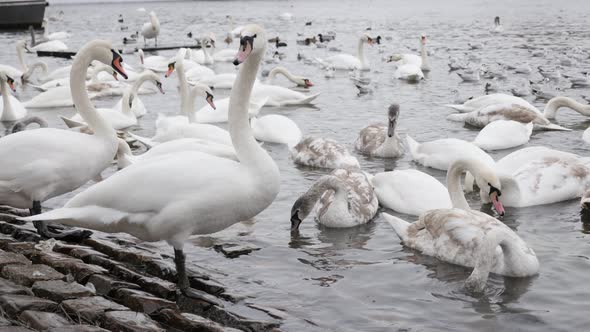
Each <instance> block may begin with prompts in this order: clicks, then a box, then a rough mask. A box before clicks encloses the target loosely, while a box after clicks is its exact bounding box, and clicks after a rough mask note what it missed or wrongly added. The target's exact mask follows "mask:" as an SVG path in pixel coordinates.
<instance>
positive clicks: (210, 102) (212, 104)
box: [205, 92, 217, 110]
mask: <svg viewBox="0 0 590 332" xmlns="http://www.w3.org/2000/svg"><path fill="white" fill-rule="evenodd" d="M206 93H207V98H205V100H207V102H208V103H209V105H211V108H213V109H214V110H216V109H217V107H215V103H213V95H212V94H210V93H209V92H206Z"/></svg>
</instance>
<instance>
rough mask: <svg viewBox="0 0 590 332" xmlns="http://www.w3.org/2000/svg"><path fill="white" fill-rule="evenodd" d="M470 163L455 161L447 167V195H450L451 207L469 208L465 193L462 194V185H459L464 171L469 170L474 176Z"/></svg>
mask: <svg viewBox="0 0 590 332" xmlns="http://www.w3.org/2000/svg"><path fill="white" fill-rule="evenodd" d="M472 168H473V167H471V165H470V164H469V163H466V162H462V161H459V162H455V163H454V164H452V165H451V168H449V171H448V173H447V187H448V190H449V196H450V197H451V202H452V203H453V207H454V208H457V209H463V210H470V208H469V203H467V200H466V199H465V194H463V186H461V177H462V176H463V173H464V172H465V171H469V172H471V174H473V175H474V176H475V174H477V173H474V172H473V171H472Z"/></svg>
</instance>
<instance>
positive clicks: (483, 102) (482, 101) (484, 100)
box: [445, 93, 541, 114]
mask: <svg viewBox="0 0 590 332" xmlns="http://www.w3.org/2000/svg"><path fill="white" fill-rule="evenodd" d="M496 104H516V105H519V106H522V107H525V108H528V109H531V110H533V111H534V112H536V113H539V114H541V111H539V110H538V109H537V108H536V107H535V106H533V105H532V104H531V103H529V102H528V101H526V100H524V99H522V98H520V97H515V96H511V95H507V94H503V93H493V94H489V95H484V96H479V97H475V98H472V99H469V100H467V101H466V102H464V103H463V104H461V105H445V106H447V107H450V108H452V109H454V110H457V111H459V112H461V113H468V112H472V111H476V110H478V109H481V108H484V107H486V106H491V105H496Z"/></svg>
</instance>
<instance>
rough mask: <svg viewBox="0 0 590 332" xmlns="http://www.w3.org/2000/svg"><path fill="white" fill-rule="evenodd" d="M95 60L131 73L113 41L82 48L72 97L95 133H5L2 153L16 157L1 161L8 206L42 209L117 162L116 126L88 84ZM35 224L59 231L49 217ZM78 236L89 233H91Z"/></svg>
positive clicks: (2, 194)
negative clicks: (92, 100) (94, 99)
mask: <svg viewBox="0 0 590 332" xmlns="http://www.w3.org/2000/svg"><path fill="white" fill-rule="evenodd" d="M92 60H98V61H100V62H102V63H105V64H111V65H112V66H113V67H114V68H115V70H117V71H118V72H119V73H120V74H121V75H122V76H123V77H125V76H126V74H125V71H124V69H123V68H122V66H121V61H122V59H121V56H120V55H119V54H118V53H116V52H115V51H114V50H113V48H112V45H111V43H110V42H107V41H101V40H95V41H92V42H89V43H87V44H86V45H85V46H84V47H82V48H81V49H80V50H79V51H78V55H77V56H76V58H75V59H74V63H73V64H72V72H71V76H70V77H71V80H72V82H71V89H72V97H73V99H74V103H75V105H76V106H77V109H78V111H79V112H80V113H81V114H82V116H83V117H84V119H85V121H86V122H87V123H88V124H89V126H90V127H91V128H92V130H93V131H94V133H95V134H94V135H87V134H81V133H77V132H73V131H69V130H61V129H54V128H40V129H35V130H25V131H21V132H18V133H15V134H12V135H8V136H5V137H3V138H1V139H0V154H1V155H9V154H10V156H11V157H10V158H2V160H1V161H0V202H1V204H2V205H9V206H13V207H17V208H22V209H25V208H30V209H31V211H32V213H33V214H39V213H41V202H43V201H45V200H47V199H49V198H52V197H55V196H59V195H62V194H65V193H68V192H70V191H72V190H74V189H76V188H78V187H80V186H82V185H83V184H85V183H86V182H88V181H89V180H91V179H93V178H96V177H98V176H100V173H101V172H102V170H104V169H105V168H107V167H108V166H109V165H110V164H111V161H112V160H113V157H114V156H115V153H116V151H117V137H116V134H115V131H114V130H113V128H112V127H111V126H110V125H109V124H108V123H107V122H106V121H105V120H104V119H103V118H102V117H101V116H100V115H99V114H98V113H96V110H95V109H94V107H93V106H92V104H91V103H90V100H89V99H88V95H87V93H86V89H85V86H86V85H85V84H84V81H85V78H86V70H87V69H88V66H89V65H90V62H91V61H92ZM40 220H43V218H41V219H40ZM35 226H36V227H37V228H38V230H39V232H40V233H41V234H42V235H44V236H47V237H54V236H59V234H52V233H51V232H49V231H48V230H47V228H46V225H45V224H44V223H43V222H41V223H36V225H35ZM62 235H68V233H64V234H62ZM69 235H72V234H69ZM74 235H78V236H88V233H87V232H82V233H80V232H78V233H74Z"/></svg>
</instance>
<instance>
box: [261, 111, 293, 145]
mask: <svg viewBox="0 0 590 332" xmlns="http://www.w3.org/2000/svg"><path fill="white" fill-rule="evenodd" d="M250 125H251V126H252V134H253V135H254V137H255V138H256V139H257V140H259V141H262V142H270V143H280V144H286V145H287V146H289V148H292V147H294V146H295V145H296V144H297V143H299V141H301V136H302V135H301V129H299V127H298V126H297V124H296V123H295V122H293V120H291V119H289V118H288V117H286V116H283V115H278V114H268V115H265V116H261V117H259V118H257V117H254V118H252V119H251V120H250Z"/></svg>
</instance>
